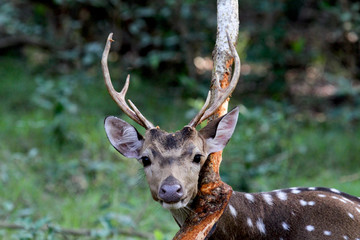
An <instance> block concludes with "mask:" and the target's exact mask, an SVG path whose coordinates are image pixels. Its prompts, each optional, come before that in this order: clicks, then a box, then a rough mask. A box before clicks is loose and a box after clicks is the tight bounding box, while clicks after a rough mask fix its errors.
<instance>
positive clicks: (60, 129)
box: [0, 58, 360, 239]
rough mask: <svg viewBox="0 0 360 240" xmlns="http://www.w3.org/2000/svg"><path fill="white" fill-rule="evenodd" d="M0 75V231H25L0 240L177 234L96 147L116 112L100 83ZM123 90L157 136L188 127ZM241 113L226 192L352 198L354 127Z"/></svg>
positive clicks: (127, 172) (175, 106) (170, 107)
mask: <svg viewBox="0 0 360 240" xmlns="http://www.w3.org/2000/svg"><path fill="white" fill-rule="evenodd" d="M0 66H1V67H0V75H1V76H3V79H2V81H1V87H0V93H1V96H2V104H1V105H0V115H1V118H0V129H1V130H0V221H8V222H16V223H22V224H25V225H27V226H31V227H33V228H30V230H27V231H19V230H17V231H10V230H0V238H1V237H2V238H5V239H7V238H12V239H65V237H63V236H61V235H52V234H51V233H50V232H49V233H46V234H41V232H39V231H36V226H37V225H36V224H40V223H41V221H42V222H50V223H52V224H54V225H57V226H62V227H68V228H91V229H102V230H103V232H102V234H103V236H98V237H93V239H124V238H123V236H122V237H120V236H116V235H115V236H111V233H112V231H113V229H115V228H121V229H132V230H133V229H135V230H137V231H141V232H148V233H153V234H154V236H155V238H156V239H171V238H172V236H173V235H174V234H175V233H176V231H177V229H178V227H177V225H176V224H175V222H174V221H173V220H172V217H171V215H170V214H169V213H168V212H167V211H165V210H163V209H162V208H161V207H160V205H159V204H157V203H155V202H154V201H153V200H152V199H151V196H150V192H149V190H148V188H147V185H146V183H145V179H144V177H143V174H142V170H141V167H140V165H139V164H138V163H137V162H136V161H135V160H129V159H124V158H122V157H121V156H120V155H119V154H118V153H117V152H116V151H115V150H114V149H112V147H111V146H110V144H109V143H108V141H107V139H106V136H105V133H104V130H103V119H104V117H105V116H106V115H119V110H118V109H117V107H116V105H115V104H114V103H113V102H112V101H111V99H110V97H109V96H108V95H107V93H106V90H105V87H104V86H103V85H102V84H103V83H102V81H101V80H100V79H101V78H100V76H91V75H87V74H86V73H74V74H73V75H69V76H68V75H66V76H59V77H45V76H38V75H37V74H34V73H32V72H31V71H30V69H26V68H24V67H23V62H22V61H21V60H15V59H12V58H2V59H0ZM35 79H38V80H35ZM95 79H96V81H95ZM97 79H99V81H97ZM133 81H134V84H133V85H132V87H130V92H129V96H131V98H132V99H133V100H134V102H135V103H137V104H138V107H139V108H140V109H143V111H144V112H145V115H146V116H148V117H149V119H152V120H154V122H155V123H156V124H159V125H160V126H162V128H164V129H166V130H169V129H170V130H177V129H179V128H181V126H182V125H183V124H184V123H186V122H188V120H189V116H188V115H189V114H187V112H186V111H187V110H188V109H190V106H189V105H187V103H188V101H186V100H182V99H181V98H180V97H179V96H176V97H174V95H173V94H172V93H173V92H174V91H167V90H166V89H165V90H164V89H157V88H154V87H151V86H148V85H147V83H144V85H145V86H142V85H141V84H140V83H139V79H137V77H136V76H134V77H133ZM45 83H50V84H45ZM139 92H141V94H136V93H139ZM147 96H151V101H147V98H148V97H147ZM237 98H238V96H236V94H235V95H234V96H233V99H232V104H234V105H235V104H239V103H236V99H237ZM241 109H242V110H241V115H240V117H239V123H238V127H237V129H236V132H235V134H234V136H233V138H232V140H231V141H230V143H229V145H228V146H227V148H226V150H225V152H224V160H223V163H222V168H221V174H222V178H223V179H224V180H225V181H226V182H228V183H230V184H231V185H232V186H233V188H234V189H236V190H241V191H250V192H254V191H269V190H272V189H278V188H283V187H292V186H328V187H335V188H338V189H339V190H341V191H345V192H348V193H350V194H353V195H358V196H360V178H359V172H360V171H359V170H360V167H359V164H358V163H359V162H360V148H359V147H358V146H359V144H358V141H357V139H358V136H360V127H359V126H358V124H356V122H355V123H354V122H351V121H344V120H343V119H345V117H346V116H344V114H346V113H345V111H343V112H342V111H341V109H340V110H339V109H337V110H339V111H338V114H337V115H336V116H335V117H330V115H329V117H327V118H326V119H325V120H322V121H318V120H317V119H314V118H313V117H312V116H311V115H308V114H305V113H302V112H297V111H294V110H293V107H291V106H290V105H288V104H278V103H274V102H266V101H265V102H263V103H262V105H261V106H260V105H259V106H251V105H248V106H247V107H245V106H242V105H241ZM299 116H301V117H299ZM125 119H126V118H125ZM127 120H128V119H127ZM39 222H40V223H39ZM128 238H129V239H133V238H130V237H128ZM70 239H71V238H70ZM76 239H79V238H76ZM84 239H85V238H84ZM86 239H87V238H86Z"/></svg>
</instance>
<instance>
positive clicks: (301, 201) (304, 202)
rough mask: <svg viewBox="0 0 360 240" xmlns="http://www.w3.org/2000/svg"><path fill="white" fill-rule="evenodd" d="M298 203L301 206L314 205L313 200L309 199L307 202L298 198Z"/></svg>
mask: <svg viewBox="0 0 360 240" xmlns="http://www.w3.org/2000/svg"><path fill="white" fill-rule="evenodd" d="M300 204H301V206H314V205H315V202H314V201H309V202H307V201H305V200H303V199H301V200H300Z"/></svg>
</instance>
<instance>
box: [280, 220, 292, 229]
mask: <svg viewBox="0 0 360 240" xmlns="http://www.w3.org/2000/svg"><path fill="white" fill-rule="evenodd" d="M281 225H282V227H283V229H284V230H286V231H289V230H290V226H289V225H288V224H287V223H286V222H283V223H282V224H281Z"/></svg>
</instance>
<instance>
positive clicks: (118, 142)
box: [105, 117, 144, 158]
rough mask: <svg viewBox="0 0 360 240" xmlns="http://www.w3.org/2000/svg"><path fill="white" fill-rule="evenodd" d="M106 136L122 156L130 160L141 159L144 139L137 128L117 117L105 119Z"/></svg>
mask: <svg viewBox="0 0 360 240" xmlns="http://www.w3.org/2000/svg"><path fill="white" fill-rule="evenodd" d="M105 131H106V135H107V137H108V139H109V141H110V143H111V144H112V145H113V147H114V148H115V149H116V150H118V152H120V153H121V154H122V155H124V156H125V157H128V158H139V157H140V151H141V148H142V146H143V143H144V138H143V137H142V136H141V135H140V133H138V131H137V130H136V128H134V127H133V126H131V125H130V124H128V123H127V122H125V121H123V120H121V119H120V118H117V117H107V118H105Z"/></svg>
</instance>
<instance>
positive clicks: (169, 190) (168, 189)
mask: <svg viewBox="0 0 360 240" xmlns="http://www.w3.org/2000/svg"><path fill="white" fill-rule="evenodd" d="M183 195H184V192H183V190H182V187H181V186H180V185H179V184H173V185H162V186H161V188H160V191H159V197H160V198H161V199H162V200H163V201H164V202H167V203H176V202H178V201H180V199H181V197H182V196H183Z"/></svg>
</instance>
